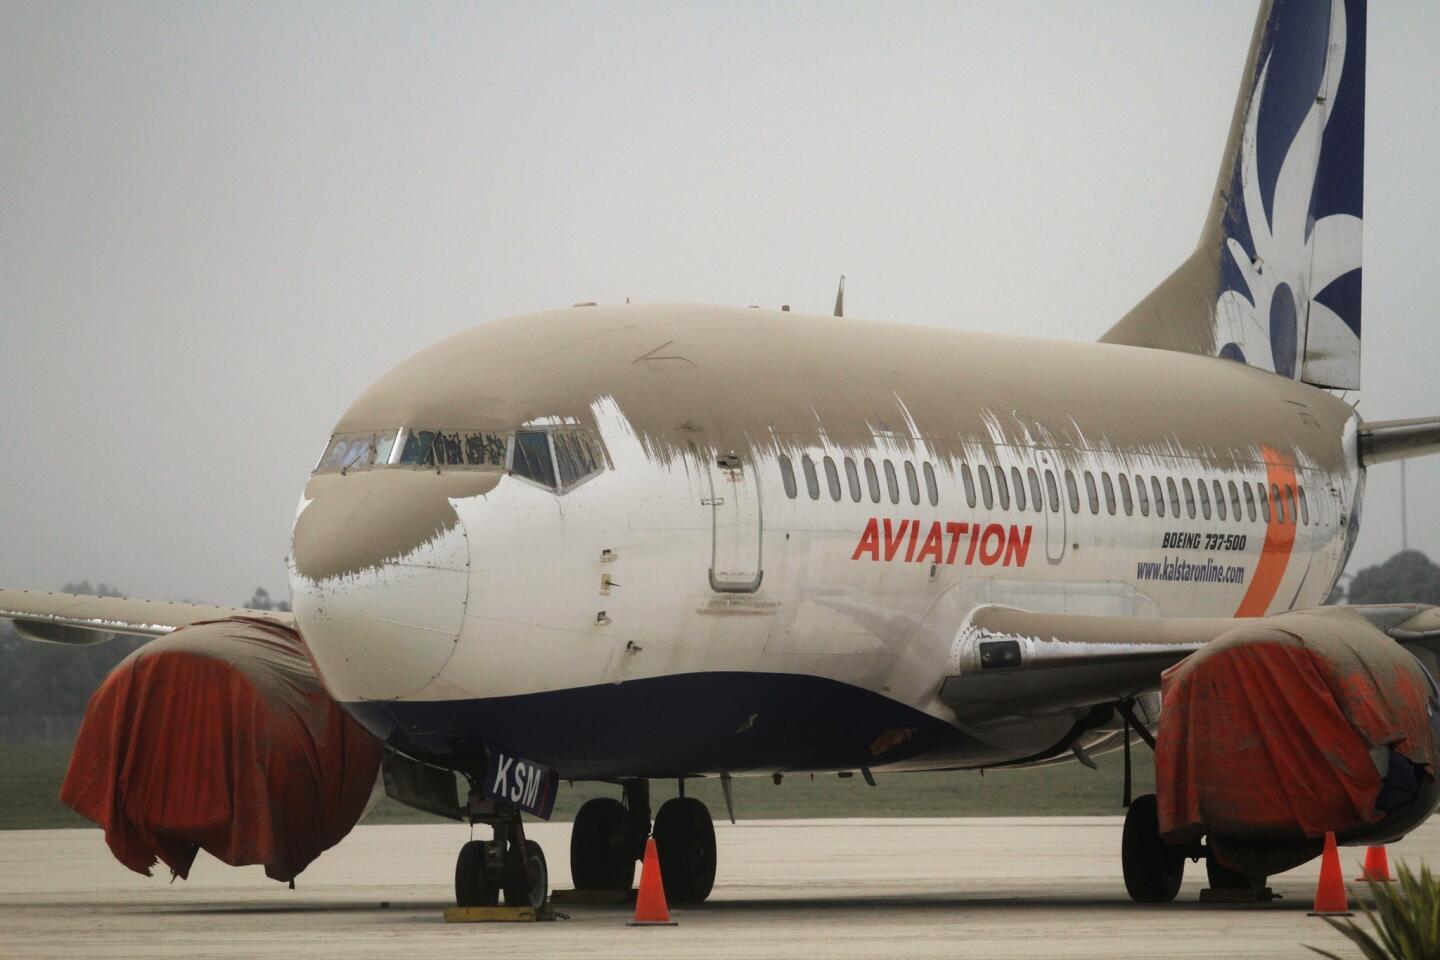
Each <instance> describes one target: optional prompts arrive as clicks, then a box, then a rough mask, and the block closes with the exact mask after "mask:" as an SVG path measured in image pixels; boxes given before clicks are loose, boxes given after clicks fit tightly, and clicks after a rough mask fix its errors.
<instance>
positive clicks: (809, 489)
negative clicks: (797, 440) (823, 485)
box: [800, 453, 820, 500]
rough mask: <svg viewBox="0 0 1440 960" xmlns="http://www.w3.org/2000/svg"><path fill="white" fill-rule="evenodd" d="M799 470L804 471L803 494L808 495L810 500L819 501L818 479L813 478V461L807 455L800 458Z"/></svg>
mask: <svg viewBox="0 0 1440 960" xmlns="http://www.w3.org/2000/svg"><path fill="white" fill-rule="evenodd" d="M800 469H802V470H804V471H805V492H806V493H808V494H810V499H811V500H819V499H820V479H819V478H818V477H817V476H815V461H814V460H811V459H810V455H809V454H808V453H807V454H806V455H805V456H803V457H801V458H800Z"/></svg>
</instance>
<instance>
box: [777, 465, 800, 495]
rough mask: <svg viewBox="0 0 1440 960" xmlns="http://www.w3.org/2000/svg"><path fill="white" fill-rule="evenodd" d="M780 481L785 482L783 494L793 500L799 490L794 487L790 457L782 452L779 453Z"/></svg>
mask: <svg viewBox="0 0 1440 960" xmlns="http://www.w3.org/2000/svg"><path fill="white" fill-rule="evenodd" d="M780 482H781V483H783V484H785V496H787V497H789V498H790V499H791V500H794V499H795V494H796V493H798V492H799V491H797V490H796V489H795V468H794V467H793V466H791V464H790V458H789V457H787V456H785V454H783V453H782V454H780Z"/></svg>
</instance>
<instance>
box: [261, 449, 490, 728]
mask: <svg viewBox="0 0 1440 960" xmlns="http://www.w3.org/2000/svg"><path fill="white" fill-rule="evenodd" d="M472 485H473V482H472ZM453 487H454V484H453V483H445V482H444V481H443V478H441V477H438V476H436V475H435V474H434V473H428V474H427V473H424V472H419V471H395V472H393V473H387V472H385V471H378V470H377V471H372V472H369V473H356V474H350V475H347V476H340V475H329V476H321V477H315V478H313V479H312V480H311V482H310V484H309V486H308V487H307V488H306V499H305V500H304V501H302V504H301V508H300V512H299V514H298V516H297V517H296V519H295V529H294V533H293V537H292V544H291V567H290V586H291V592H292V594H293V597H294V606H295V618H296V622H297V623H298V625H299V627H300V632H301V635H302V636H303V637H304V638H305V642H306V644H307V645H308V646H309V648H310V650H311V653H312V654H313V655H314V657H315V662H316V665H317V666H318V667H319V669H320V674H321V676H322V677H323V678H324V680H325V683H326V685H327V686H328V687H329V688H330V691H331V693H333V694H334V695H335V697H336V698H337V699H339V700H342V701H351V702H353V701H358V700H394V699H398V698H401V697H406V696H409V695H411V694H414V693H417V692H418V691H420V690H421V689H423V688H424V687H425V686H426V685H427V684H428V683H429V682H430V681H431V680H433V679H434V678H435V677H436V676H437V675H438V674H439V673H440V671H441V669H442V668H443V667H444V666H445V663H446V661H448V660H449V659H450V655H451V654H452V653H454V651H455V645H456V643H457V642H458V640H459V637H460V632H461V628H462V626H463V623H464V618H465V605H466V602H467V599H468V594H469V566H470V553H469V543H468V538H467V536H466V532H465V528H464V525H463V524H462V523H461V521H460V518H459V515H458V514H457V513H456V512H455V508H454V506H453V505H452V503H451V499H450V498H451V496H452V495H453V494H454V493H455V492H456V491H454V490H453V489H452V488H453ZM466 492H467V493H468V492H469V491H466ZM462 495H463V494H462Z"/></svg>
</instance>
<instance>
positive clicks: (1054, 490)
mask: <svg viewBox="0 0 1440 960" xmlns="http://www.w3.org/2000/svg"><path fill="white" fill-rule="evenodd" d="M1045 494H1046V497H1045V499H1046V500H1047V501H1048V502H1049V504H1050V512H1051V513H1059V512H1060V490H1059V488H1058V487H1056V485H1055V473H1054V471H1052V470H1046V471H1045Z"/></svg>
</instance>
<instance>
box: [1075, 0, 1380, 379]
mask: <svg viewBox="0 0 1440 960" xmlns="http://www.w3.org/2000/svg"><path fill="white" fill-rule="evenodd" d="M1364 175H1365V0H1273V2H1268V0H1267V2H1265V3H1263V4H1262V5H1261V8H1260V16H1259V19H1258V21H1257V23H1256V25H1255V34H1254V37H1253V39H1252V40H1251V45H1250V56H1249V58H1248V60H1247V61H1246V64H1245V73H1244V76H1243V78H1242V80H1241V85H1240V96H1239V98H1238V99H1237V101H1236V104H1235V112H1234V115H1233V117H1232V118H1231V122H1230V137H1229V140H1228V142H1227V144H1226V148H1225V156H1224V158H1223V160H1222V162H1221V167H1220V176H1219V179H1218V181H1217V183H1216V186H1215V196H1214V199H1213V200H1212V201H1211V204H1210V214H1209V217H1208V219H1207V220H1206V223H1205V229H1204V231H1203V233H1202V234H1201V237H1200V242H1199V244H1198V245H1197V246H1196V249H1195V252H1194V253H1193V254H1191V255H1190V258H1189V259H1187V260H1186V261H1185V262H1184V263H1183V264H1182V265H1181V266H1180V268H1179V269H1177V270H1176V271H1175V272H1174V273H1172V274H1171V275H1170V276H1169V277H1167V278H1166V279H1165V281H1164V282H1163V283H1161V284H1160V286H1158V287H1156V288H1155V290H1153V291H1152V292H1151V293H1150V295H1149V296H1147V297H1146V298H1145V299H1144V300H1142V301H1141V302H1140V303H1139V304H1138V305H1136V306H1135V308H1134V309H1132V310H1131V311H1130V312H1129V313H1128V314H1126V315H1125V317H1124V318H1123V319H1121V320H1120V322H1119V323H1117V324H1116V325H1115V326H1114V327H1112V328H1111V329H1110V330H1109V331H1108V332H1107V333H1106V334H1105V336H1104V337H1102V338H1101V339H1102V340H1103V341H1104V342H1107V343H1127V344H1133V345H1136V346H1145V347H1155V348H1159V349H1164V350H1178V351H1183V352H1186V353H1200V354H1205V355H1209V356H1215V357H1223V358H1225V359H1228V360H1236V361H1240V362H1243V363H1248V364H1250V365H1251V366H1256V367H1260V368H1262V369H1265V370H1272V371H1274V372H1276V373H1278V374H1280V375H1282V376H1286V377H1292V378H1295V379H1298V380H1303V381H1305V382H1306V383H1311V384H1314V385H1316V386H1321V387H1332V388H1343V389H1355V388H1358V387H1359V386H1360V268H1361V222H1362V212H1363V202H1362V201H1363V192H1364V189H1363V188H1364Z"/></svg>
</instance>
